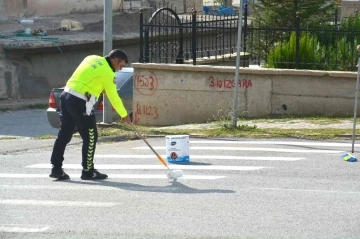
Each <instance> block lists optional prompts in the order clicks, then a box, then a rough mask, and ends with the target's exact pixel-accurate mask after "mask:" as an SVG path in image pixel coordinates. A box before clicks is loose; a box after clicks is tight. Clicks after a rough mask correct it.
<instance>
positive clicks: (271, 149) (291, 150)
mask: <svg viewBox="0 0 360 239" xmlns="http://www.w3.org/2000/svg"><path fill="white" fill-rule="evenodd" d="M153 148H154V149H166V147H165V146H155V147H153ZM133 149H135V150H137V149H142V150H144V149H147V150H149V147H146V146H141V147H134V148H133ZM190 150H212V151H213V150H217V151H219V150H223V151H257V152H260V151H263V152H282V153H321V154H339V153H343V152H344V151H340V150H323V149H287V148H249V147H209V146H200V147H190Z"/></svg>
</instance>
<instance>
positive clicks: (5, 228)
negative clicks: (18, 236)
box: [0, 224, 50, 233]
mask: <svg viewBox="0 0 360 239" xmlns="http://www.w3.org/2000/svg"><path fill="white" fill-rule="evenodd" d="M49 229H50V227H47V226H46V227H35V226H31V225H13V224H3V225H0V232H11V233H37V232H45V231H47V230H49Z"/></svg>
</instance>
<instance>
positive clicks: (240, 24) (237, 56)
mask: <svg viewBox="0 0 360 239" xmlns="http://www.w3.org/2000/svg"><path fill="white" fill-rule="evenodd" d="M243 8H244V0H240V7H239V21H238V36H237V54H236V69H235V88H234V105H233V119H232V126H233V127H234V128H235V127H236V125H237V118H238V112H237V111H238V95H239V74H240V73H239V67H240V50H241V30H242V22H243V19H242V15H243V14H242V12H243Z"/></svg>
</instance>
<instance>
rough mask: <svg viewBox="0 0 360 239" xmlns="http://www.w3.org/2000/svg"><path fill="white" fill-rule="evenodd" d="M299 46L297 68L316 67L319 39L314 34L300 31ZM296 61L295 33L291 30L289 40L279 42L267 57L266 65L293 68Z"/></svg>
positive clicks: (318, 59)
mask: <svg viewBox="0 0 360 239" xmlns="http://www.w3.org/2000/svg"><path fill="white" fill-rule="evenodd" d="M299 42H300V44H299V45H300V46H299V62H300V64H299V69H318V63H319V62H320V60H321V57H320V56H321V55H320V54H318V52H319V49H320V48H321V47H320V46H319V41H318V40H317V38H316V37H315V36H311V35H310V34H308V33H302V34H301V36H300V41H299ZM295 62H296V33H295V32H292V33H291V36H290V40H289V41H288V42H285V43H279V44H277V46H276V47H275V48H274V50H273V51H272V52H271V53H270V54H269V56H268V58H267V63H268V67H271V68H287V69H294V68H295Z"/></svg>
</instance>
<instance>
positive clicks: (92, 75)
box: [49, 49, 131, 180]
mask: <svg viewBox="0 0 360 239" xmlns="http://www.w3.org/2000/svg"><path fill="white" fill-rule="evenodd" d="M127 61H128V57H127V55H126V53H125V52H124V51H122V50H119V49H115V50H112V51H111V52H110V53H109V55H108V56H106V57H101V56H96V55H91V56H87V57H86V58H85V59H84V60H83V61H82V62H81V63H80V65H79V66H78V67H77V69H76V70H75V72H74V73H73V75H72V76H71V78H70V79H69V80H68V82H67V83H66V87H65V90H64V92H63V93H62V94H61V96H60V101H61V112H60V130H59V133H58V137H57V139H56V140H55V143H54V148H53V152H52V155H51V164H52V166H53V168H52V170H51V174H50V175H49V176H50V177H52V178H57V179H69V178H70V177H69V175H68V174H66V173H65V172H64V170H63V169H62V164H63V161H64V152H65V148H66V145H67V144H68V143H69V142H70V140H71V138H72V135H73V132H74V130H75V129H77V130H78V132H79V133H80V136H81V138H82V140H83V145H82V167H83V170H82V173H81V179H83V180H93V179H106V178H107V177H108V176H107V175H106V174H103V173H100V172H99V171H98V170H96V169H95V168H94V162H93V161H94V154H95V148H96V142H97V138H98V132H97V127H96V120H95V115H94V114H93V112H92V108H93V105H94V104H95V103H96V100H97V99H98V98H99V96H100V94H101V92H103V91H105V92H106V94H107V97H108V98H109V101H110V103H111V104H112V106H113V107H114V108H115V110H116V112H117V113H118V114H119V115H120V116H121V119H122V121H123V122H124V123H127V124H130V123H131V120H130V117H129V116H128V113H127V111H126V109H125V108H124V105H123V103H122V100H121V98H120V97H119V95H118V93H117V91H116V85H115V83H114V78H115V71H119V70H121V69H122V68H123V67H124V66H125V65H126V64H127Z"/></svg>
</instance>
